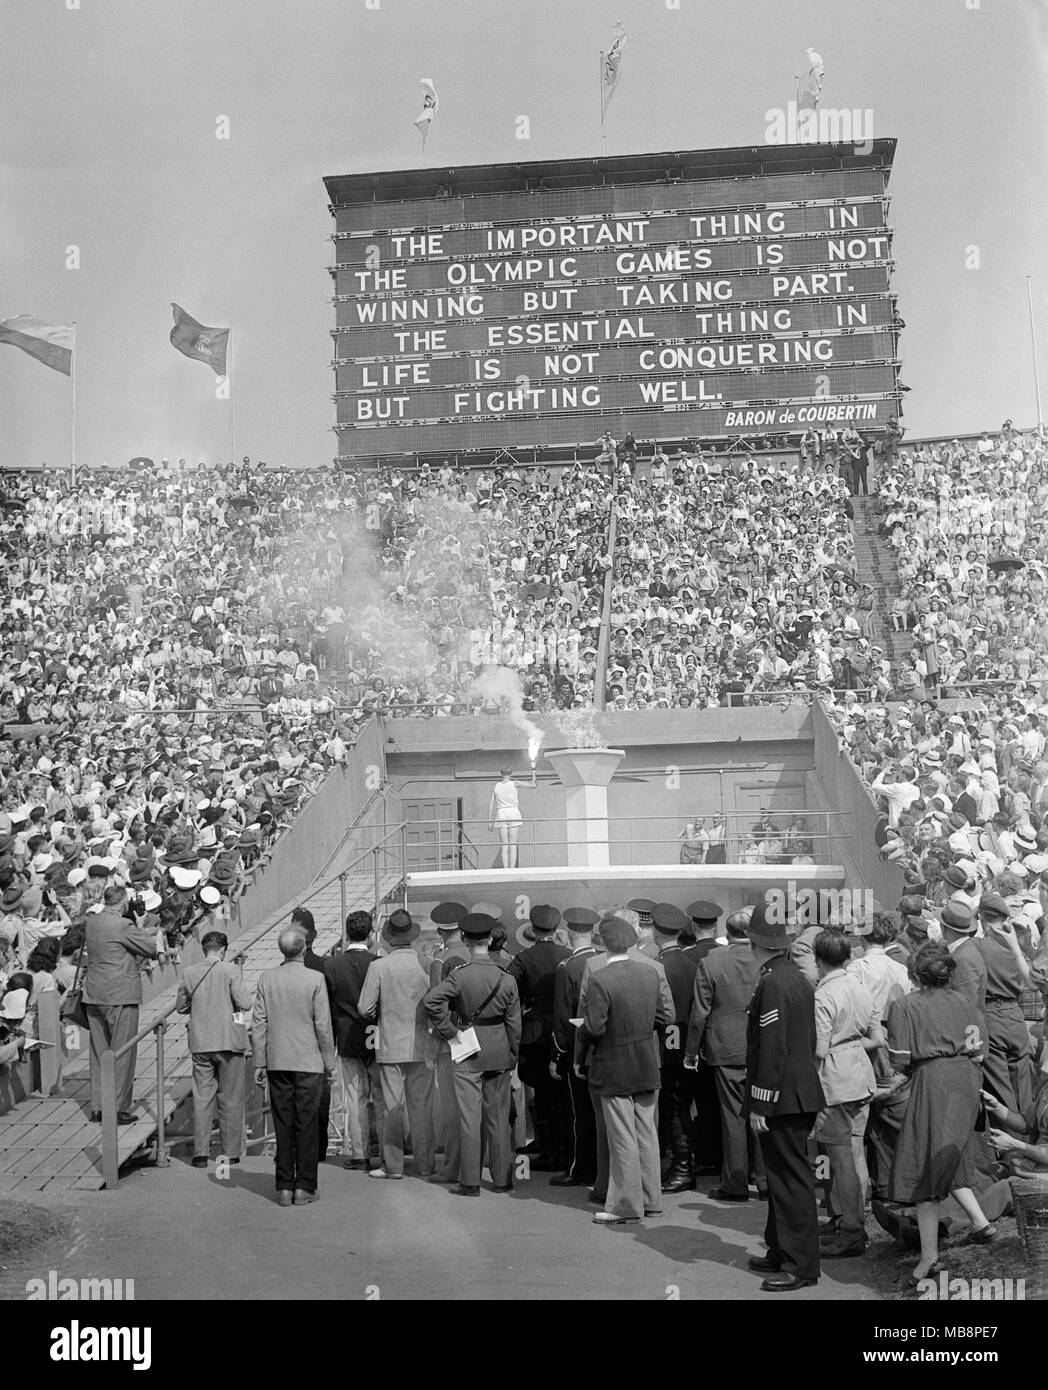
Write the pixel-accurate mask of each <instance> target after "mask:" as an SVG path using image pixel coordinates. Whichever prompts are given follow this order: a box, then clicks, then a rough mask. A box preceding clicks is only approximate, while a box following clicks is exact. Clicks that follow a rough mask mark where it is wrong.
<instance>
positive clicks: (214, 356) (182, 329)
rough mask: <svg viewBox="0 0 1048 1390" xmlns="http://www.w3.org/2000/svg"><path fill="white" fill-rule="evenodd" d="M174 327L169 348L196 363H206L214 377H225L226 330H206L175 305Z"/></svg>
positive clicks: (228, 331)
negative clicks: (174, 348)
mask: <svg viewBox="0 0 1048 1390" xmlns="http://www.w3.org/2000/svg"><path fill="white" fill-rule="evenodd" d="M171 308H172V309H173V310H174V311H175V326H174V328H172V330H171V346H172V347H176V348H178V350H179V352H181V353H184V354H185V356H186V357H195V358H196V360H197V361H198V362H206V363H207V365H208V366H209V367H210V368H211V370H212V371H213V372H214V373H215V375H216V376H225V375H226V348H227V346H228V344H229V334H230V330H229V329H228V328H206V327H205V326H204V324H202V323H197V321H196V319H194V318H191V317H190V315H189V314H187V313H186V311H185V310H184V309H182V308H180V307H179V305H177V304H172V305H171Z"/></svg>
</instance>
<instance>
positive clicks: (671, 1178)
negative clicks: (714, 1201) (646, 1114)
mask: <svg viewBox="0 0 1048 1390" xmlns="http://www.w3.org/2000/svg"><path fill="white" fill-rule="evenodd" d="M651 922H652V931H653V933H654V936H655V944H656V945H657V947H658V948H659V955H658V959H659V963H660V964H661V966H662V968H663V969H664V970H665V972H666V979H667V981H668V982H669V986H670V993H671V994H672V996H673V1021H672V1023H670V1024H668V1025H667V1026H666V1027H665V1028H663V1029H661V1030H660V1032H659V1063H660V1081H661V1092H662V1093H661V1095H660V1097H659V1149H660V1152H661V1153H665V1151H666V1149H667V1148H668V1149H669V1151H670V1154H671V1160H672V1161H671V1165H670V1170H669V1172H668V1173H667V1174H666V1176H665V1178H664V1179H663V1181H662V1190H663V1192H688V1191H690V1190H691V1189H692V1188H694V1186H695V1162H694V1149H693V1145H692V1127H691V1101H692V1091H693V1086H692V1076H693V1074H692V1073H691V1072H690V1071H685V1070H684V1049H685V1042H686V1040H687V1036H688V1020H689V1017H690V1014H691V1001H692V994H693V993H694V990H695V971H696V969H697V968H698V967H697V966H696V964H695V962H694V961H693V960H689V959H688V957H687V956H686V955H685V954H684V952H683V951H682V949H681V946H680V934H681V932H683V931H688V930H689V929H690V927H691V918H690V917H689V916H688V914H687V913H686V912H682V911H681V910H680V908H679V907H675V906H674V905H673V904H672V903H654V904H653V905H652V912H651Z"/></svg>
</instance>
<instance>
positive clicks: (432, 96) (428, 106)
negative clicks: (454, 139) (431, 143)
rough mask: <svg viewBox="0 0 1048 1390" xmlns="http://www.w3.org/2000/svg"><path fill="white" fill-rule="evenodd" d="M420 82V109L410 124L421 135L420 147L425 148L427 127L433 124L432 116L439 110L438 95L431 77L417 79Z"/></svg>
mask: <svg viewBox="0 0 1048 1390" xmlns="http://www.w3.org/2000/svg"><path fill="white" fill-rule="evenodd" d="M419 80H420V81H421V83H422V110H421V112H420V113H419V114H418V115H417V116H416V117H415V119H414V120H413V121H412V125H414V126H417V127H418V132H419V134H420V135H421V136H422V148H423V149H425V148H426V136H427V135H428V134H429V128H430V126H431V125H432V124H433V117H434V116H435V115H436V114H437V112H438V111H439V110H440V97H438V96H437V89H436V87H434V85H433V79H432V78H431V77H423V78H420V79H419Z"/></svg>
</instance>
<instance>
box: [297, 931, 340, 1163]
mask: <svg viewBox="0 0 1048 1390" xmlns="http://www.w3.org/2000/svg"><path fill="white" fill-rule="evenodd" d="M291 925H292V926H293V927H298V928H299V930H300V931H301V932H302V934H303V936H304V937H305V938H306V949H305V951H304V952H303V955H302V964H303V965H304V966H305V967H306V969H307V970H315V971H316V972H317V974H318V975H322V976H323V978H324V984H325V986H326V988H327V992H328V1006H329V1007H330V1005H331V981H330V979H329V978H328V960H327V957H325V956H318V955H317V953H316V951H314V950H313V943H314V942H315V941H316V939H317V926H316V922H315V921H314V920H313V914H312V912H310V910H309V908H308V907H296V908H295V910H294V912H292V914H291ZM317 1125H318V1138H319V1143H320V1149H319V1152H318V1154H317V1162H318V1163H323V1162H324V1160H325V1159H326V1158H327V1153H328V1137H329V1134H330V1130H331V1082H330V1080H329V1079H328V1077H327V1076H326V1075H325V1077H324V1085H323V1090H322V1092H321V1096H320V1111H319V1114H318V1116H317Z"/></svg>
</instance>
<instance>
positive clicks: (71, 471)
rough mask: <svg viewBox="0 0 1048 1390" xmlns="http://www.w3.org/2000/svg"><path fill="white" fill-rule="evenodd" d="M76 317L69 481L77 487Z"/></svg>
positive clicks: (71, 356)
mask: <svg viewBox="0 0 1048 1390" xmlns="http://www.w3.org/2000/svg"><path fill="white" fill-rule="evenodd" d="M76 358H77V351H76V319H74V320H73V350H72V352H71V353H70V354H69V378H70V384H71V387H72V397H71V401H70V411H69V481H70V484H71V485H72V486H73V487H74V488H75V487H76Z"/></svg>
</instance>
